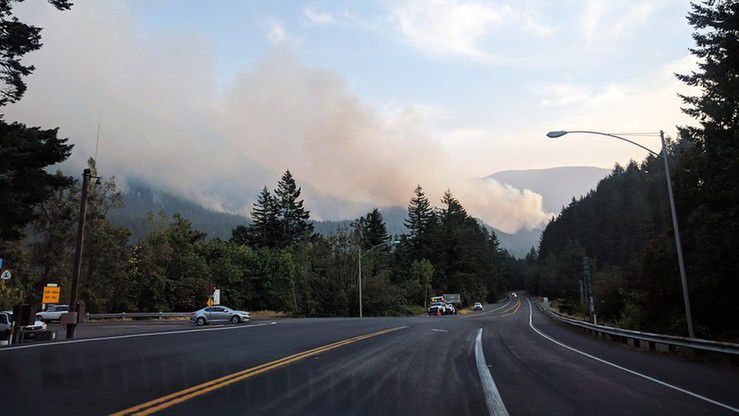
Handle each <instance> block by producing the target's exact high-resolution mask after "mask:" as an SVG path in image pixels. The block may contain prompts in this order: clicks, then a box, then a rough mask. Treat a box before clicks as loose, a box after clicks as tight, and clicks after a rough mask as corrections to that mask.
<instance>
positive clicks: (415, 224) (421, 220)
mask: <svg viewBox="0 0 739 416" xmlns="http://www.w3.org/2000/svg"><path fill="white" fill-rule="evenodd" d="M433 215H434V212H433V209H432V208H431V203H430V202H429V200H428V198H427V197H426V194H424V193H423V188H421V185H417V186H416V189H414V191H413V197H412V198H411V201H410V203H409V204H408V218H407V219H406V220H405V221H404V224H405V226H406V228H408V231H409V232H410V236H411V238H412V239H418V238H419V237H421V236H422V235H423V234H425V233H426V232H427V231H428V229H429V226H430V224H431V221H432V219H433Z"/></svg>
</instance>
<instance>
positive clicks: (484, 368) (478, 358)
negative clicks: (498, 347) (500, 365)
mask: <svg viewBox="0 0 739 416" xmlns="http://www.w3.org/2000/svg"><path fill="white" fill-rule="evenodd" d="M475 362H476V364H477V373H478V374H479V375H480V382H481V383H482V391H483V393H484V394H485V404H486V405H487V407H488V413H489V414H490V415H491V416H508V410H506V407H505V404H504V403H503V398H502V397H500V392H499V391H498V387H497V386H496V385H495V380H493V375H492V374H491V373H490V369H489V368H488V365H487V362H485V354H484V353H483V351H482V328H480V329H478V330H477V337H476V338H475Z"/></svg>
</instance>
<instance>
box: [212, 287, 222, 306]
mask: <svg viewBox="0 0 739 416" xmlns="http://www.w3.org/2000/svg"><path fill="white" fill-rule="evenodd" d="M213 304H214V305H220V304H221V289H216V290H214V291H213Z"/></svg>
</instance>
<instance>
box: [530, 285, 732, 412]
mask: <svg viewBox="0 0 739 416" xmlns="http://www.w3.org/2000/svg"><path fill="white" fill-rule="evenodd" d="M526 301H527V302H528V303H529V326H530V327H531V329H533V330H534V332H536V333H537V334H539V335H541V336H542V337H544V338H546V339H548V340H549V341H551V342H553V343H555V344H557V345H559V346H561V347H565V348H567V349H568V350H570V351H573V352H576V353H578V354H580V355H584V356H585V357H588V358H590V359H593V360H595V361H598V362H600V363H603V364H607V365H610V366H611V367H614V368H618V369H619V370H623V371H625V372H627V373H629V374H633V375H635V376H639V377H641V378H643V379H646V380H649V381H652V382H654V383H657V384H659V385H661V386H665V387H668V388H671V389H673V390H676V391H679V392H680V393H684V394H687V395H688V396H691V397H694V398H696V399H700V400H703V401H705V402H708V403H711V404H714V405H716V406H719V407H723V408H724V409H728V410H731V411H732V412H734V413H739V408H736V407H732V406H730V405H728V404H725V403H721V402H719V401H716V400H713V399H710V398H708V397H706V396H702V395H700V394H698V393H693V392H692V391H690V390H686V389H683V388H681V387H678V386H675V385H673V384H670V383H668V382H666V381H662V380H659V379H656V378H654V377H650V376H648V375H646V374H643V373H640V372H638V371H634V370H631V369H628V368H626V367H622V366H620V365H618V364H614V363H612V362H610V361H606V360H604V359H602V358H598V357H596V356H594V355H590V354H588V353H586V352H583V351H580V350H578V349H577V348H573V347H570V346H569V345H565V344H563V343H561V342H559V341H557V340H556V339H554V338H552V337H550V336H549V335H546V334H544V333H543V332H541V331H539V330H538V329H536V328H535V327H534V324H533V314H534V312H533V306H532V304H531V301H530V300H529V298H528V297H527V298H526Z"/></svg>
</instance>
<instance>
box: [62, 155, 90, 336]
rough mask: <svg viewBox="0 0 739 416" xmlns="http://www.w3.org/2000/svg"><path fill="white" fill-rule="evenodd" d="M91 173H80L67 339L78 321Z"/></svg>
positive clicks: (88, 170)
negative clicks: (70, 316)
mask: <svg viewBox="0 0 739 416" xmlns="http://www.w3.org/2000/svg"><path fill="white" fill-rule="evenodd" d="M90 179H92V172H91V171H90V169H85V170H84V171H82V196H81V197H80V219H79V223H78V225H77V243H76V244H75V247H74V268H73V269H72V291H71V296H70V299H69V312H70V313H71V314H73V315H75V316H74V317H73V318H74V319H73V323H69V324H67V339H73V338H74V331H75V329H76V326H77V322H78V321H79V316H76V315H77V312H78V310H79V308H78V306H77V303H78V300H77V297H78V293H79V286H80V273H81V271H82V247H83V243H84V241H85V219H86V217H87V198H88V190H89V189H88V188H89V187H90Z"/></svg>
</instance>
